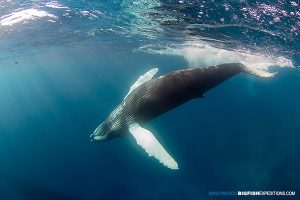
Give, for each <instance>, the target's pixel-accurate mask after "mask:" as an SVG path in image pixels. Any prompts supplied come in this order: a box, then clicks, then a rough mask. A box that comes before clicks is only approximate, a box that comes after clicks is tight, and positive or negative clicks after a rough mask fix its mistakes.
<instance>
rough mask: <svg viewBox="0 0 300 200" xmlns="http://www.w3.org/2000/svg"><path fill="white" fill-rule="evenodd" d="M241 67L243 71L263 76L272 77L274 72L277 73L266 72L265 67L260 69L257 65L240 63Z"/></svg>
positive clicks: (274, 74)
mask: <svg viewBox="0 0 300 200" xmlns="http://www.w3.org/2000/svg"><path fill="white" fill-rule="evenodd" d="M241 67H242V68H243V70H244V72H246V73H248V74H252V75H255V76H259V77H263V78H272V77H274V76H276V74H277V73H278V72H268V71H267V70H265V69H261V68H260V67H259V66H258V67H255V66H254V67H253V66H251V67H249V66H248V65H245V64H241Z"/></svg>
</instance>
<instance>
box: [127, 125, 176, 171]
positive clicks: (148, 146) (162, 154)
mask: <svg viewBox="0 0 300 200" xmlns="http://www.w3.org/2000/svg"><path fill="white" fill-rule="evenodd" d="M129 132H130V133H131V134H132V135H133V137H134V138H135V140H136V142H137V144H138V145H140V146H141V147H142V148H143V149H144V150H145V151H146V152H147V153H148V154H149V156H153V157H154V158H156V159H157V160H159V162H161V163H162V164H163V165H165V166H166V167H168V168H170V169H178V164H177V162H176V161H175V160H174V159H173V158H172V157H171V156H170V155H169V154H168V152H167V151H166V150H165V149H164V147H163V146H162V145H161V144H160V143H159V142H158V140H157V139H156V138H155V137H154V136H153V134H152V133H151V132H150V131H148V130H147V129H145V128H143V127H141V126H140V125H139V124H137V123H133V124H131V125H130V126H129Z"/></svg>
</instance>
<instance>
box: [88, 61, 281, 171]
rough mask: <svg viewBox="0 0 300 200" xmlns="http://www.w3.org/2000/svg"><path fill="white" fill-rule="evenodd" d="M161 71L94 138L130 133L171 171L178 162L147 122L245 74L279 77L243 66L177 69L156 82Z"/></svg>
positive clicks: (137, 87)
mask: <svg viewBox="0 0 300 200" xmlns="http://www.w3.org/2000/svg"><path fill="white" fill-rule="evenodd" d="M157 71H158V69H157V68H154V69H151V70H150V71H148V72H147V73H145V74H144V75H142V76H140V77H139V79H138V80H137V81H136V82H135V83H134V84H133V85H132V86H131V88H130V90H129V92H128V94H127V95H126V96H125V98H124V99H123V101H122V102H121V103H120V104H119V105H118V106H117V107H116V108H115V109H114V110H113V111H112V113H111V114H110V115H109V116H108V117H107V119H106V120H105V121H104V122H103V123H101V124H100V125H99V126H98V127H97V128H96V130H95V131H94V133H93V134H91V136H90V138H91V141H92V142H101V141H107V140H111V139H113V138H116V137H121V136H124V135H127V134H128V133H130V134H131V135H132V136H133V137H134V138H135V140H136V142H137V144H138V145H140V146H141V147H142V148H143V149H144V150H145V151H146V152H147V153H148V154H149V156H153V157H154V158H156V159H157V160H159V161H160V162H161V163H162V164H163V165H165V166H166V167H168V168H170V169H178V164H177V162H176V161H175V160H174V159H173V158H172V157H171V156H170V154H169V153H168V152H167V151H166V150H165V149H164V147H163V146H162V145H161V144H160V143H159V141H158V140H157V139H156V138H155V137H154V135H153V134H152V133H151V132H150V131H149V130H147V129H145V128H143V125H144V124H145V123H147V122H149V121H151V120H152V119H154V118H155V117H157V116H159V115H161V114H163V113H166V112H167V111H169V110H171V109H173V108H175V107H178V106H180V105H182V104H184V103H186V102H188V101H190V100H192V99H197V98H202V97H204V93H206V92H207V91H209V90H210V89H212V88H214V87H215V86H217V85H219V84H221V83H222V82H224V81H225V80H227V79H229V78H231V77H233V76H235V75H237V74H239V73H241V72H246V73H249V74H253V75H257V76H260V77H273V76H274V75H275V74H276V72H275V73H270V72H267V71H264V70H259V69H256V68H249V67H246V66H245V65H243V64H241V63H225V64H221V65H215V66H210V67H199V68H192V69H184V70H177V71H174V72H171V73H168V74H166V75H163V76H160V77H158V78H154V79H152V78H153V76H154V75H155V74H156V73H157Z"/></svg>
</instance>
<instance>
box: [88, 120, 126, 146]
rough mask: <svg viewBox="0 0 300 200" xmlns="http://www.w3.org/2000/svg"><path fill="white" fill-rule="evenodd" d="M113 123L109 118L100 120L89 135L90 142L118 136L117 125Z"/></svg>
mask: <svg viewBox="0 0 300 200" xmlns="http://www.w3.org/2000/svg"><path fill="white" fill-rule="evenodd" d="M114 124H115V123H111V121H110V120H106V121H104V122H102V123H101V124H100V125H99V126H98V127H97V128H96V130H95V131H94V133H93V134H91V135H90V138H91V142H94V143H96V142H104V141H107V140H111V139H113V138H116V137H120V136H121V135H120V133H119V132H120V130H119V127H116V126H115V125H114Z"/></svg>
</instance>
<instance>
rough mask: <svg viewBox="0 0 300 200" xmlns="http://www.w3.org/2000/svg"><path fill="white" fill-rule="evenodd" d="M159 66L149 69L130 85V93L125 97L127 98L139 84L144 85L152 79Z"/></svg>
mask: <svg viewBox="0 0 300 200" xmlns="http://www.w3.org/2000/svg"><path fill="white" fill-rule="evenodd" d="M157 71H158V68H153V69H151V70H149V71H148V72H147V73H145V74H144V75H142V76H140V77H139V79H138V80H137V81H136V82H135V83H134V84H133V85H132V86H131V87H130V90H129V92H128V94H127V95H126V96H125V98H124V99H126V97H127V96H128V95H129V94H130V93H131V92H132V91H133V90H134V89H135V88H137V87H138V86H140V85H142V84H143V83H145V82H147V81H150V80H151V79H152V77H153V76H154V75H155V74H156V73H157Z"/></svg>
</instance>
